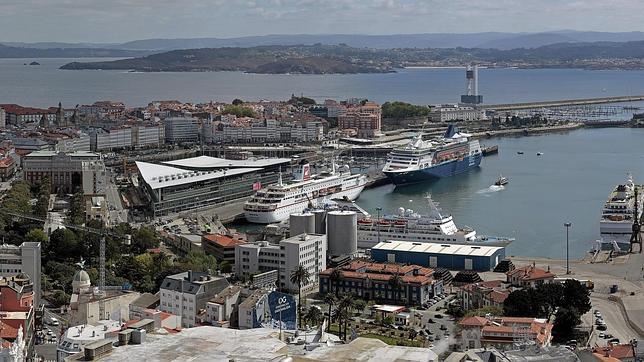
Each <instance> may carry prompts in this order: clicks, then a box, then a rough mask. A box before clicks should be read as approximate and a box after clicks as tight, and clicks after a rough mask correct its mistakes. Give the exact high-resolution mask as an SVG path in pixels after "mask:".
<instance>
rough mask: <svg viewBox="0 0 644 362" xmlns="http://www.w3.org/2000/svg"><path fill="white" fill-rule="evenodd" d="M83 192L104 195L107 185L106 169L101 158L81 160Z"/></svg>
mask: <svg viewBox="0 0 644 362" xmlns="http://www.w3.org/2000/svg"><path fill="white" fill-rule="evenodd" d="M81 175H82V177H83V193H84V194H85V195H105V194H106V192H107V186H108V176H107V169H106V168H105V163H104V162H103V160H95V161H83V162H81Z"/></svg>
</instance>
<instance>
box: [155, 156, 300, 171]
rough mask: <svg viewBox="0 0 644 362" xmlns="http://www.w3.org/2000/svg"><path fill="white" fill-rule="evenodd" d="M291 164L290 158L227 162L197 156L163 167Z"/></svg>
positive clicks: (215, 158)
mask: <svg viewBox="0 0 644 362" xmlns="http://www.w3.org/2000/svg"><path fill="white" fill-rule="evenodd" d="M289 162H291V159H290V158H260V159H248V160H227V159H224V158H217V157H210V156H197V157H191V158H184V159H182V160H174V161H166V162H163V164H165V165H170V166H178V167H188V168H222V167H268V166H273V165H281V164H284V163H289Z"/></svg>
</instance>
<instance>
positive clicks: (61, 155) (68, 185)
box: [22, 151, 100, 193]
mask: <svg viewBox="0 0 644 362" xmlns="http://www.w3.org/2000/svg"><path fill="white" fill-rule="evenodd" d="M98 160H100V156H99V155H98V154H96V153H91V152H72V153H65V152H56V151H36V152H32V153H30V154H28V155H27V156H25V157H24V158H23V161H22V168H23V171H22V172H23V179H24V180H25V181H27V182H28V183H30V184H32V185H33V184H37V183H38V182H40V180H41V179H42V178H43V177H45V176H47V177H49V181H50V182H51V190H52V193H57V192H65V193H73V192H74V191H75V190H77V189H80V188H82V187H83V161H98Z"/></svg>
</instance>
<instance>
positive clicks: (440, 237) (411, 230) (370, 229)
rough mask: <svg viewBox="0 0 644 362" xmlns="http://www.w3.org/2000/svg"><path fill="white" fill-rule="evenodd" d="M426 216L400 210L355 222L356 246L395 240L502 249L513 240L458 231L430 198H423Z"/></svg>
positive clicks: (467, 229) (464, 229) (449, 217)
mask: <svg viewBox="0 0 644 362" xmlns="http://www.w3.org/2000/svg"><path fill="white" fill-rule="evenodd" d="M426 199H427V203H428V206H429V213H428V214H425V215H424V214H419V213H416V212H414V211H413V210H410V209H407V210H405V208H403V207H401V208H399V209H398V213H397V214H393V215H385V216H383V217H380V218H375V219H374V218H372V217H364V218H361V219H359V220H358V247H359V248H361V249H370V248H371V247H373V246H374V245H376V244H377V243H378V242H379V241H388V240H397V241H410V242H418V243H441V244H468V245H471V244H480V245H487V246H506V245H508V244H510V243H511V242H512V241H513V239H511V238H504V237H487V236H477V235H476V231H475V230H474V229H471V228H468V227H465V228H458V227H457V226H456V224H455V223H454V219H453V218H452V216H451V215H443V214H442V213H441V211H440V209H439V208H438V205H437V203H436V202H434V201H433V200H432V198H431V196H429V195H428V196H427V197H426Z"/></svg>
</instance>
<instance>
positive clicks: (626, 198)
mask: <svg viewBox="0 0 644 362" xmlns="http://www.w3.org/2000/svg"><path fill="white" fill-rule="evenodd" d="M643 191H644V190H642V188H641V186H637V185H635V183H634V182H633V177H632V175H630V174H629V175H628V177H627V180H626V183H624V184H620V185H617V186H615V188H614V189H613V191H611V193H610V195H609V197H608V200H606V202H605V203H604V207H603V208H602V216H601V219H600V221H599V233H600V235H601V239H602V241H603V242H605V243H610V244H613V241H616V242H617V244H618V246H619V247H620V248H622V249H624V248H626V249H628V247H629V246H630V237H631V234H632V233H633V223H634V222H635V220H638V219H641V218H642V201H643V197H644V192H643ZM636 217H637V219H635V218H636Z"/></svg>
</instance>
